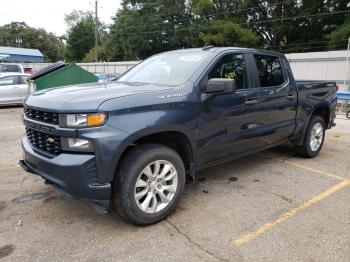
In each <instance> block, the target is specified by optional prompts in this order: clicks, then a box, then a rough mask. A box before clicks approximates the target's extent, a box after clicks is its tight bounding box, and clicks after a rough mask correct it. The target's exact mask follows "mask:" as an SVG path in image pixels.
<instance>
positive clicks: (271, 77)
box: [254, 55, 285, 87]
mask: <svg viewBox="0 0 350 262" xmlns="http://www.w3.org/2000/svg"><path fill="white" fill-rule="evenodd" d="M254 59H255V63H256V67H257V69H258V73H259V80H260V87H270V86H279V85H282V84H283V83H284V82H285V79H284V76H283V70H282V66H281V62H280V60H279V58H278V57H277V56H269V55H254Z"/></svg>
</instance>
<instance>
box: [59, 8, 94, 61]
mask: <svg viewBox="0 0 350 262" xmlns="http://www.w3.org/2000/svg"><path fill="white" fill-rule="evenodd" d="M65 21H66V24H67V25H68V26H69V29H68V36H67V46H66V52H65V54H66V58H67V60H68V61H70V62H80V61H82V60H83V59H84V57H85V55H86V53H88V52H89V51H90V50H91V48H93V47H94V45H95V23H94V20H93V17H92V14H91V13H89V12H82V11H77V10H74V11H73V12H72V13H71V14H68V15H66V16H65Z"/></svg>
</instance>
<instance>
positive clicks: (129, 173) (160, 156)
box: [113, 144, 185, 225]
mask: <svg viewBox="0 0 350 262" xmlns="http://www.w3.org/2000/svg"><path fill="white" fill-rule="evenodd" d="M184 186H185V168H184V164H183V162H182V159H181V158H180V156H179V155H178V154H177V153H176V152H175V151H174V150H172V149H171V148H168V147H166V146H163V145H158V144H144V145H141V146H139V147H136V148H134V149H132V150H131V151H130V152H129V153H127V155H126V157H125V158H124V159H123V160H122V162H121V166H120V168H119V170H118V173H117V177H116V179H115V183H114V193H113V198H114V202H115V206H116V207H117V209H118V211H119V213H120V214H121V215H122V216H123V217H124V218H125V219H126V220H127V221H129V222H131V223H134V224H138V225H148V224H152V223H155V222H158V221H160V220H161V219H163V218H165V217H166V216H167V215H169V214H170V213H171V212H172V211H174V209H175V207H176V204H177V202H178V200H179V198H180V196H181V195H182V192H183V189H184Z"/></svg>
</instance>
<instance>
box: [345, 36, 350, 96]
mask: <svg viewBox="0 0 350 262" xmlns="http://www.w3.org/2000/svg"><path fill="white" fill-rule="evenodd" d="M349 53H350V37H349V39H348V51H347V52H346V66H345V75H344V87H345V86H346V81H349V80H350V79H349V69H350V68H349ZM348 91H350V83H349V84H348Z"/></svg>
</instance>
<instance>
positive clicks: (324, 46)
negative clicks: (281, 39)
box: [271, 44, 344, 52]
mask: <svg viewBox="0 0 350 262" xmlns="http://www.w3.org/2000/svg"><path fill="white" fill-rule="evenodd" d="M340 46H344V44H330V45H322V46H313V47H307V48H291V49H271V51H276V52H289V51H297V50H303V51H304V52H307V51H309V50H311V49H323V48H326V47H340Z"/></svg>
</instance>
